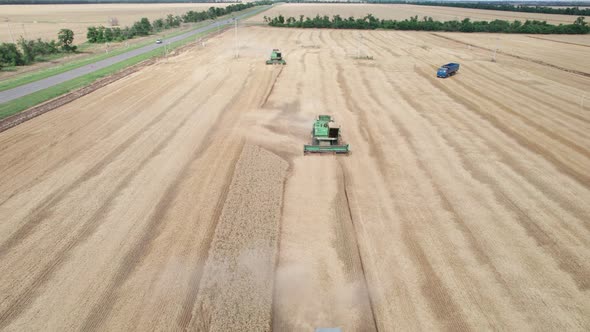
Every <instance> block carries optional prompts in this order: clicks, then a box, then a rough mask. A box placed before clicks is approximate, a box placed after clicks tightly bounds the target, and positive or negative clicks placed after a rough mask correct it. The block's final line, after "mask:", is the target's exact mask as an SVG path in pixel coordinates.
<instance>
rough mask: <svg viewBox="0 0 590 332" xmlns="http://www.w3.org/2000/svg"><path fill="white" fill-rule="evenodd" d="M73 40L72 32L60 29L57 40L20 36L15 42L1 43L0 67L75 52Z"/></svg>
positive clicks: (25, 63) (24, 63)
mask: <svg viewBox="0 0 590 332" xmlns="http://www.w3.org/2000/svg"><path fill="white" fill-rule="evenodd" d="M73 42H74V32H73V31H72V30H70V29H61V30H60V31H59V33H58V34H57V41H55V40H50V41H44V40H41V38H38V39H36V40H27V39H24V38H23V37H22V36H21V37H20V39H19V40H18V41H17V42H16V43H1V44H0V68H2V67H7V66H24V65H29V64H31V63H33V62H35V61H36V60H39V58H41V57H43V56H47V55H51V54H57V53H70V52H75V51H76V48H77V47H76V46H75V45H73Z"/></svg>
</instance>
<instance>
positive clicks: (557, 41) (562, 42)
mask: <svg viewBox="0 0 590 332" xmlns="http://www.w3.org/2000/svg"><path fill="white" fill-rule="evenodd" d="M527 37H529V38H533V39H538V40H546V41H550V42H554V43H560V44H568V45H575V46H582V47H590V45H584V44H579V43H572V42H566V41H561V40H553V39H549V38H543V37H536V36H527Z"/></svg>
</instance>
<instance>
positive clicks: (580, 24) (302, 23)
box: [264, 14, 590, 34]
mask: <svg viewBox="0 0 590 332" xmlns="http://www.w3.org/2000/svg"><path fill="white" fill-rule="evenodd" d="M264 21H265V22H266V23H268V25H270V26H274V27H289V28H330V29H387V30H416V31H421V30H424V31H448V32H496V33H528V34H587V33H589V32H590V26H588V24H587V23H586V21H585V20H584V17H578V18H577V19H576V20H575V21H574V22H573V23H572V24H559V25H552V24H548V23H547V22H545V21H536V20H526V21H525V22H524V23H523V22H521V21H518V20H516V21H513V22H510V21H505V20H493V21H491V22H487V21H471V20H470V19H469V18H466V19H464V20H462V21H457V20H453V21H444V22H441V21H435V20H433V19H432V17H424V18H423V19H421V20H420V19H418V16H414V17H411V18H410V19H405V20H403V21H398V20H380V19H378V18H376V17H375V16H373V15H371V14H368V15H366V16H365V17H363V18H354V17H349V18H342V17H341V16H340V15H334V16H332V18H330V17H328V16H326V15H324V16H320V15H316V16H315V17H313V18H310V17H306V16H304V15H300V16H299V18H294V17H288V18H285V17H284V16H282V15H279V16H276V17H273V18H271V17H266V16H264Z"/></svg>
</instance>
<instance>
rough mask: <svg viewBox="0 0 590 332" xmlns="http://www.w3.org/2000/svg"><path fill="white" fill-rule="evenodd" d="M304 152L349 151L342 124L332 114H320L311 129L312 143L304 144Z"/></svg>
mask: <svg viewBox="0 0 590 332" xmlns="http://www.w3.org/2000/svg"><path fill="white" fill-rule="evenodd" d="M303 152H304V153H308V152H318V153H326V152H331V153H348V152H349V147H348V144H344V143H343V142H342V137H341V135H340V126H339V125H338V124H336V122H334V120H333V119H332V117H331V116H330V115H319V116H318V117H317V118H316V120H315V122H314V124H313V128H312V130H311V144H308V145H304V146H303Z"/></svg>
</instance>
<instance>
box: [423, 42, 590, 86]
mask: <svg viewBox="0 0 590 332" xmlns="http://www.w3.org/2000/svg"><path fill="white" fill-rule="evenodd" d="M431 35H433V36H436V37H439V38H443V39H447V40H450V41H454V42H456V43H459V44H463V45H467V46H471V47H475V48H479V49H482V50H486V51H492V52H493V51H494V50H493V49H491V48H487V47H483V46H478V45H474V44H471V43H467V42H464V41H461V40H458V39H455V38H451V37H447V36H442V35H440V34H438V33H431ZM496 52H497V53H500V54H504V55H507V56H509V57H513V58H516V59H520V60H524V61H529V62H533V63H536V64H539V65H543V66H547V67H551V68H555V69H559V70H561V71H565V72H568V73H572V74H576V75H580V76H585V77H590V73H586V72H583V71H579V70H575V69H569V68H564V67H561V66H558V65H554V64H552V63H548V62H545V61H541V60H537V59H532V58H527V57H524V56H520V55H515V54H511V53H506V52H504V51H500V50H496Z"/></svg>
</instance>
